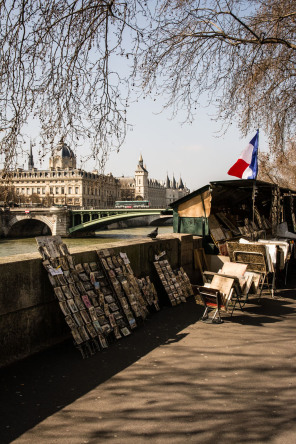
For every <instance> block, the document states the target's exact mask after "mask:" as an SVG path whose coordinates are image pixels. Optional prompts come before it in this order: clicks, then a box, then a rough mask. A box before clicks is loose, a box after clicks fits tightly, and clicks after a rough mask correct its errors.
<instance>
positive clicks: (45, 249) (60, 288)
mask: <svg viewBox="0 0 296 444" xmlns="http://www.w3.org/2000/svg"><path fill="white" fill-rule="evenodd" d="M36 241H37V244H38V250H39V252H40V254H41V256H42V258H43V265H44V267H45V269H46V270H47V272H48V276H49V280H50V283H51V284H52V286H53V288H54V293H55V295H56V297H57V299H58V301H59V305H60V308H61V311H62V312H63V314H64V315H65V321H66V323H67V325H68V326H69V328H70V330H71V333H72V336H73V339H74V343H75V345H76V346H77V348H78V349H79V350H80V352H81V353H82V356H83V357H84V358H85V357H88V356H89V355H92V354H94V353H95V352H96V351H98V350H100V349H101V348H106V347H107V346H108V340H109V339H111V340H112V337H110V335H112V333H113V328H112V327H111V325H110V324H109V319H108V318H107V317H106V316H105V314H104V311H103V309H101V311H100V318H101V323H102V324H101V325H104V327H105V328H104V330H103V329H102V328H101V325H100V324H99V323H98V316H97V314H96V311H95V310H96V309H97V308H98V307H99V305H100V301H101V304H102V302H103V304H102V308H103V307H104V301H102V300H101V299H100V294H98V291H97V287H98V285H96V277H95V276H93V275H92V276H91V278H90V277H89V276H88V274H90V273H93V274H94V271H97V270H98V265H97V264H94V263H92V265H91V266H90V265H88V264H76V265H75V263H74V259H73V258H72V256H71V255H70V254H69V251H68V248H67V246H66V245H65V244H64V243H63V242H62V240H61V238H60V236H51V237H46V236H44V237H43V236H42V237H38V238H36ZM112 302H114V301H112ZM126 325H127V324H126ZM115 337H117V338H118V337H119V335H118V332H117V331H116V332H114V335H113V338H115Z"/></svg>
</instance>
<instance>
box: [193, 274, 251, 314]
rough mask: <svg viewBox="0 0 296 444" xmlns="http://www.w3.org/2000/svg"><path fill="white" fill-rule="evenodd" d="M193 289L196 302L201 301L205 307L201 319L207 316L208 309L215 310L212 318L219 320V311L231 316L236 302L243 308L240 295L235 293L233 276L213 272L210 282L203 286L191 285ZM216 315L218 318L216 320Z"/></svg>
mask: <svg viewBox="0 0 296 444" xmlns="http://www.w3.org/2000/svg"><path fill="white" fill-rule="evenodd" d="M193 290H196V291H194V294H195V301H196V303H197V304H200V303H201V304H202V305H204V306H205V308H206V309H205V312H204V314H203V316H202V320H205V319H207V318H208V312H209V310H215V312H214V315H213V318H212V320H213V322H221V316H220V311H221V310H222V311H225V312H230V316H232V314H233V311H234V309H235V306H236V304H237V303H238V304H239V306H240V308H241V310H243V308H242V305H241V302H240V295H239V294H238V293H236V289H235V285H234V278H230V277H226V276H223V275H218V274H214V276H213V279H212V281H211V283H208V284H206V285H205V286H198V285H193ZM217 315H218V320H216V316H217Z"/></svg>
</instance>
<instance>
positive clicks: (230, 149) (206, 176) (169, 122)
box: [19, 98, 267, 191]
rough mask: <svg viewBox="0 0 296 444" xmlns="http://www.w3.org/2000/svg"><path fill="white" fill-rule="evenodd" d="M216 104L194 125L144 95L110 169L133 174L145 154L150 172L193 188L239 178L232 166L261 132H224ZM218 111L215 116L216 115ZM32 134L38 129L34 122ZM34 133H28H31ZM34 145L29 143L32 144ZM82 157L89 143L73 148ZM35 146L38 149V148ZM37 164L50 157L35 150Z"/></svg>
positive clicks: (45, 163) (87, 165) (203, 111)
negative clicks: (230, 172)
mask: <svg viewBox="0 0 296 444" xmlns="http://www.w3.org/2000/svg"><path fill="white" fill-rule="evenodd" d="M214 113H215V110H214V109H213V108H200V109H199V110H198V112H197V114H196V116H195V120H194V122H193V123H192V124H182V123H181V122H182V118H183V116H182V114H180V115H179V116H178V117H176V118H174V119H171V118H170V117H171V113H170V111H164V112H161V103H160V101H159V102H155V101H154V100H153V99H149V98H148V99H147V98H146V99H139V100H138V102H134V103H132V104H131V105H130V106H129V108H128V114H127V119H128V123H129V124H130V126H129V128H130V129H129V130H128V132H127V137H126V140H125V142H124V144H123V146H122V147H121V149H120V151H119V153H117V152H112V153H111V154H110V157H109V160H108V162H107V164H106V168H105V173H106V174H107V173H109V172H111V173H112V174H113V175H114V176H116V177H119V176H122V175H124V176H133V175H134V171H135V169H136V166H137V163H138V160H139V157H140V155H141V154H142V156H143V160H144V164H146V167H147V169H148V171H149V177H150V178H152V179H157V180H159V181H162V180H165V179H166V175H167V174H168V175H169V178H170V179H172V177H173V175H174V176H175V179H176V180H179V178H180V175H181V177H182V180H183V183H184V184H186V185H187V187H188V188H189V189H190V190H191V191H193V190H195V189H198V188H200V187H202V186H204V185H206V184H207V183H209V182H210V181H215V180H227V179H235V177H232V176H228V175H227V171H228V170H229V168H230V167H231V166H232V165H233V164H234V163H235V161H236V160H237V159H238V157H239V155H240V153H241V151H242V150H243V149H244V148H245V147H246V146H247V144H248V143H249V141H250V140H251V139H252V137H253V136H254V134H255V130H254V131H253V132H251V133H250V134H249V135H248V136H247V137H246V138H242V136H241V134H240V133H239V131H238V128H237V125H236V122H234V123H233V124H232V125H231V126H230V127H229V128H228V130H227V131H226V133H225V134H224V135H220V134H221V131H220V129H221V122H216V121H215V120H214V119H213V116H214ZM211 116H212V117H211ZM30 129H31V131H32V137H33V138H34V137H36V136H37V134H38V129H37V128H33V127H32V126H30ZM27 134H28V132H27ZM26 147H27V148H26V149H28V148H29V143H27V144H26ZM71 148H72V149H74V151H75V152H76V154H77V158H78V166H79V167H80V166H81V164H80V158H81V156H82V155H83V156H85V154H86V152H85V147H84V149H82V148H81V147H79V146H77V147H71ZM266 149H267V143H266V140H265V137H264V134H263V133H262V132H261V133H260V138H259V150H262V151H263V150H264V151H265V150H266ZM34 150H36V151H37V149H36V148H35V149H34ZM33 154H34V160H35V167H37V168H39V169H47V168H48V158H49V156H46V158H45V159H44V160H43V162H42V164H40V163H39V161H38V156H37V152H34V151H33ZM19 166H21V167H25V168H27V158H26V157H24V158H23V159H19ZM82 168H83V169H85V170H87V171H92V170H93V169H95V168H96V164H95V161H94V160H89V161H88V162H86V163H84V164H83V165H82Z"/></svg>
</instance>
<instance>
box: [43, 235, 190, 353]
mask: <svg viewBox="0 0 296 444" xmlns="http://www.w3.org/2000/svg"><path fill="white" fill-rule="evenodd" d="M36 241H37V245H38V250H39V252H40V254H41V256H42V259H43V265H44V268H45V269H46V271H47V273H48V276H49V280H50V283H51V285H52V287H53V291H54V294H55V296H56V298H57V300H58V303H59V306H60V309H61V311H62V313H63V314H64V316H65V322H66V324H67V325H68V327H69V328H70V330H71V334H72V336H73V339H74V344H75V346H76V347H77V348H78V349H79V350H80V352H81V354H82V356H83V358H87V357H89V356H90V355H93V354H94V353H96V352H97V351H98V350H101V349H104V348H106V347H108V344H109V343H110V342H112V341H114V340H119V339H120V338H122V337H124V336H128V335H130V334H131V331H132V330H133V329H135V328H136V327H137V325H138V324H140V323H141V322H143V321H144V320H145V319H146V317H147V316H148V315H149V313H151V312H155V311H158V310H159V309H160V307H159V299H158V295H157V291H156V289H155V286H154V284H153V282H152V281H151V280H150V277H149V276H147V277H142V278H141V279H137V278H136V276H135V275H134V273H133V270H132V268H131V265H130V261H129V259H128V257H127V255H126V253H119V254H116V253H115V252H114V250H112V249H108V250H107V249H104V250H98V251H97V255H98V262H95V261H92V262H90V263H87V262H84V263H80V264H75V261H74V258H73V257H72V256H71V255H70V253H69V251H68V248H67V246H66V245H65V244H64V243H63V242H62V240H61V237H60V236H50V237H47V236H42V237H37V238H36ZM160 258H161V259H163V257H162V255H160V256H159V259H160ZM154 265H155V268H156V270H157V273H158V276H159V278H160V280H161V282H162V283H163V286H164V288H165V290H166V292H167V294H168V296H169V298H170V301H171V304H172V305H176V304H178V303H180V302H186V298H187V297H188V296H190V295H191V294H192V291H191V285H190V282H189V279H188V276H187V275H186V273H185V272H184V270H183V269H182V268H180V269H178V270H176V271H175V272H173V271H172V268H171V266H170V264H169V263H168V261H167V260H157V261H156V262H154Z"/></svg>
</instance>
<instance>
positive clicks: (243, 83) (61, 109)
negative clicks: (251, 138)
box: [0, 0, 296, 168]
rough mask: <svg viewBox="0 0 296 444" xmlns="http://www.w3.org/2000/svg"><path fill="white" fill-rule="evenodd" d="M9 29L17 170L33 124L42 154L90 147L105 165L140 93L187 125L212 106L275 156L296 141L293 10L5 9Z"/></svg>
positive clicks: (2, 108) (4, 71)
mask: <svg viewBox="0 0 296 444" xmlns="http://www.w3.org/2000/svg"><path fill="white" fill-rule="evenodd" d="M0 20H1V28H0V156H2V158H3V159H4V161H5V165H6V167H8V168H9V167H10V168H11V167H12V166H13V160H14V159H15V157H16V155H17V154H18V152H19V150H20V149H21V148H22V139H21V135H22V134H23V130H24V126H25V125H26V124H27V123H28V121H30V120H29V118H30V116H33V117H35V119H36V121H37V122H38V124H39V123H40V126H41V134H42V144H41V147H42V145H43V146H44V147H50V146H53V144H54V143H55V142H57V140H58V139H60V138H61V137H63V138H65V139H66V140H67V141H68V142H69V143H71V142H72V141H75V142H76V141H77V138H79V139H80V140H82V141H83V140H85V139H86V140H89V141H90V143H91V147H92V154H93V156H94V158H95V159H97V160H101V163H102V164H104V162H105V160H106V158H107V155H108V153H109V151H110V149H112V148H119V147H120V145H121V144H122V142H123V140H124V138H125V134H126V105H127V102H126V100H128V98H129V93H130V88H132V87H133V84H135V85H137V86H139V84H140V86H141V88H140V89H141V90H142V88H143V89H144V91H145V92H146V93H152V91H154V93H155V94H156V95H158V96H161V100H163V106H164V107H172V110H173V114H175V113H177V112H178V111H179V110H180V108H183V107H184V108H185V109H186V111H187V120H192V119H193V117H194V112H195V109H197V108H198V107H199V106H200V103H203V100H204V99H206V100H207V102H208V103H214V104H215V105H216V106H217V118H218V119H220V121H221V122H225V123H226V125H227V124H229V123H231V122H232V121H234V120H236V121H238V122H239V126H240V128H241V130H242V132H243V134H246V133H247V132H248V131H249V130H250V129H252V130H253V129H254V128H257V127H260V128H261V129H263V130H265V132H266V133H267V134H268V135H269V136H270V144H271V148H272V149H273V150H277V149H278V148H283V147H284V143H285V141H286V140H288V139H289V138H290V137H291V135H294V134H295V108H296V100H295V66H296V64H295V62H296V60H295V54H296V26H295V25H296V6H295V1H294V0H256V1H254V0H150V1H147V2H145V1H142V0H46V1H43V0H0ZM140 55H141V56H140ZM124 61H125V62H127V63H124ZM138 74H141V76H142V77H140V78H139V77H137V76H138ZM140 79H142V80H140ZM226 127H227V126H226ZM224 128H225V126H224ZM41 153H42V149H41Z"/></svg>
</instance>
